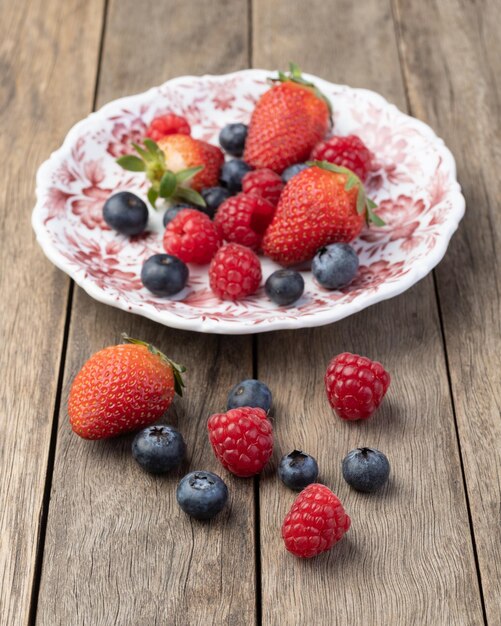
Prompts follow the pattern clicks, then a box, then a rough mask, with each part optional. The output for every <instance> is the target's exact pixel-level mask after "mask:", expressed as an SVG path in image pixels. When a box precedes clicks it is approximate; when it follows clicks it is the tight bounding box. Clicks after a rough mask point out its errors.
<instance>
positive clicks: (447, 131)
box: [395, 0, 501, 625]
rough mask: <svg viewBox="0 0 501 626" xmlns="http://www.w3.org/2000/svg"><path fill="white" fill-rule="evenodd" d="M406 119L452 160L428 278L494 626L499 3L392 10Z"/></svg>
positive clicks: (499, 580) (500, 613) (499, 319)
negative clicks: (462, 210) (436, 138)
mask: <svg viewBox="0 0 501 626" xmlns="http://www.w3.org/2000/svg"><path fill="white" fill-rule="evenodd" d="M395 7H396V11H395V15H396V19H397V23H398V27H399V38H400V49H401V57H402V59H403V69H404V77H405V81H406V83H407V89H408V96H409V102H410V106H411V110H412V112H413V113H414V114H415V115H417V116H418V117H420V118H422V119H423V120H425V121H427V122H429V123H430V124H432V125H433V126H434V127H435V128H436V130H437V132H438V133H439V134H440V136H442V137H443V138H444V139H445V141H446V142H447V143H448V145H450V147H451V149H452V151H453V153H454V156H455V157H456V160H457V165H458V174H459V180H460V182H461V185H462V187H463V193H464V195H465V197H466V207H467V208H466V216H465V219H464V221H463V223H462V225H461V227H460V229H459V232H458V234H457V235H456V236H455V237H454V240H453V243H452V245H451V248H450V250H449V252H448V253H447V255H446V257H445V259H444V261H443V262H442V263H441V264H440V266H439V268H438V270H437V281H438V291H439V300H440V306H441V310H442V316H443V324H444V330H445V337H446V341H447V355H448V360H449V368H450V374H451V382H452V390H453V397H454V403H455V408H456V418H457V423H458V430H459V436H460V442H461V450H462V454H463V462H464V471H465V477H466V484H467V489H468V494H469V500H470V503H471V516H472V521H473V528H474V536H475V540H476V547H477V552H478V560H479V566H480V572H481V581H482V588H483V592H484V599H485V607H486V613H487V618H488V623H489V624H491V625H494V624H498V625H499V624H501V525H500V506H501V498H500V492H501V474H500V467H501V444H500V442H501V420H500V406H501V391H500V389H501V332H500V329H501V297H500V293H501V262H500V258H499V248H500V244H501V219H500V216H499V206H500V201H501V179H500V177H499V163H500V157H501V83H500V82H499V73H500V71H501V42H500V39H499V25H500V24H501V4H500V3H499V2H495V1H486V2H482V3H480V4H479V3H474V2H458V1H457V0H445V1H444V2H440V3H436V2H430V1H425V2H420V3H414V2H410V1H399V2H396V3H395Z"/></svg>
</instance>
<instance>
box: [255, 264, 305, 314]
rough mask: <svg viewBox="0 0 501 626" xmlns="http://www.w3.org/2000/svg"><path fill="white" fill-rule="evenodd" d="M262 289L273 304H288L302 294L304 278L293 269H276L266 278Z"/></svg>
mask: <svg viewBox="0 0 501 626" xmlns="http://www.w3.org/2000/svg"><path fill="white" fill-rule="evenodd" d="M264 290H265V292H266V295H267V296H268V298H269V299H270V300H272V301H273V302H275V304H278V305H279V306H289V305H291V304H293V303H294V302H296V301H297V300H299V298H300V297H301V296H302V295H303V292H304V279H303V277H302V276H301V274H300V273H299V272H296V271H295V270H287V269H285V270H277V271H276V272H273V274H270V276H268V278H267V279H266V283H265V285H264Z"/></svg>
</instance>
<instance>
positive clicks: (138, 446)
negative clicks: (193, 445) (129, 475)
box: [132, 424, 186, 474]
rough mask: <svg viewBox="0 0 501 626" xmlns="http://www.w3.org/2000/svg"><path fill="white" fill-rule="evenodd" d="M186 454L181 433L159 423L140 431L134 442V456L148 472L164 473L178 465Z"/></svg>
mask: <svg viewBox="0 0 501 626" xmlns="http://www.w3.org/2000/svg"><path fill="white" fill-rule="evenodd" d="M185 455H186V444H185V443H184V439H183V436H182V435H181V433H180V432H179V431H178V430H176V429H175V428H173V427H172V426H165V425H163V424H158V425H156V426H148V428H144V429H143V430H141V431H139V432H138V433H137V435H136V436H135V438H134V441H133V442H132V456H133V457H134V458H135V459H136V461H137V462H138V463H139V465H140V466H141V467H142V468H143V469H145V470H146V471H147V472H151V473H153V474H163V473H164V472H169V471H170V470H171V469H173V468H174V467H177V466H178V465H179V464H180V463H181V461H182V460H183V459H184V457H185Z"/></svg>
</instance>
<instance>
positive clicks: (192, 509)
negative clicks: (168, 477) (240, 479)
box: [176, 472, 228, 519]
mask: <svg viewBox="0 0 501 626" xmlns="http://www.w3.org/2000/svg"><path fill="white" fill-rule="evenodd" d="M176 498H177V503H178V504H179V506H180V507H181V508H182V509H183V511H184V512H185V513H187V514H188V515H191V516H192V517H194V518H196V519H211V518H212V517H214V516H215V515H217V514H218V513H219V511H221V510H222V509H223V507H224V505H225V504H226V501H227V500H228V487H227V486H226V484H225V483H224V481H223V480H222V479H221V478H219V476H217V474H213V473H212V472H191V473H190V474H186V476H185V477H184V478H182V479H181V481H180V482H179V485H178V486H177V491H176Z"/></svg>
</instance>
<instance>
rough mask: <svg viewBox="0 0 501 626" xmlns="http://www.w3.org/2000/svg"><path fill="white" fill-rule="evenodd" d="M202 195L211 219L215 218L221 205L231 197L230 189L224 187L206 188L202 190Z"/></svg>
mask: <svg viewBox="0 0 501 626" xmlns="http://www.w3.org/2000/svg"><path fill="white" fill-rule="evenodd" d="M201 194H202V198H203V199H204V200H205V204H206V205H207V207H206V213H207V215H208V216H209V217H210V218H213V217H214V215H215V213H216V211H217V210H218V208H219V205H220V204H222V203H223V202H224V201H225V200H227V199H228V198H229V197H230V196H231V192H230V191H229V189H225V188H224V187H206V188H205V189H202V191H201Z"/></svg>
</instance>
